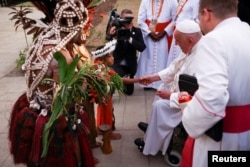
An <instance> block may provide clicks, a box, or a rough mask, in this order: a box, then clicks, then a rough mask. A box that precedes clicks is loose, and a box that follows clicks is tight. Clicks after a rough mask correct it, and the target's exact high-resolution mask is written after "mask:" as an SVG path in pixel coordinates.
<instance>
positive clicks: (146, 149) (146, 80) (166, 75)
mask: <svg viewBox="0 0 250 167" xmlns="http://www.w3.org/2000/svg"><path fill="white" fill-rule="evenodd" d="M174 37H175V38H176V43H177V44H178V45H179V46H180V47H181V49H182V53H181V55H180V57H178V58H177V59H176V60H175V61H173V63H171V65H170V66H169V67H168V68H166V69H164V70H162V71H160V72H158V73H156V74H153V75H149V76H144V77H142V78H141V81H140V82H141V83H142V84H150V83H152V82H155V81H158V80H162V81H163V83H162V85H161V86H160V88H159V89H158V90H157V92H156V95H157V96H156V98H155V100H154V102H153V109H152V113H151V118H150V121H149V124H148V125H147V124H146V123H143V124H144V125H147V128H146V129H142V130H144V131H145V132H146V134H145V136H144V140H143V139H141V138H137V139H135V144H136V145H137V146H138V147H140V148H142V152H143V154H144V155H156V154H157V153H158V152H159V151H162V155H165V154H166V151H167V149H168V146H169V143H170V140H171V138H172V134H173V130H174V128H175V127H176V126H177V125H178V124H180V122H181V115H182V113H181V112H180V107H179V103H178V98H177V97H178V93H179V87H178V78H179V75H180V74H183V73H184V74H189V75H192V76H193V75H195V68H194V67H193V65H192V64H193V62H194V61H195V60H196V50H197V47H198V42H199V41H200V40H201V39H202V33H201V31H200V27H199V25H198V24H197V23H195V22H194V21H193V20H184V21H182V22H180V23H178V24H177V26H176V29H175V32H174ZM140 124H142V122H141V123H139V127H142V126H140ZM144 127H145V126H144Z"/></svg>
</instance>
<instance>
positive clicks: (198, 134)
mask: <svg viewBox="0 0 250 167" xmlns="http://www.w3.org/2000/svg"><path fill="white" fill-rule="evenodd" d="M249 39H250V27H249V25H247V24H246V23H243V22H241V21H240V20H239V18H237V17H233V18H229V19H226V20H224V21H223V22H221V23H220V24H219V25H217V26H216V27H215V29H214V30H213V31H211V32H210V33H208V34H207V35H206V36H205V37H203V39H202V40H201V41H200V42H199V46H198V50H197V53H198V55H197V57H199V61H195V62H194V64H193V65H194V66H195V68H196V77H197V80H198V84H199V89H198V91H196V93H195V95H194V96H193V98H192V100H191V101H190V102H189V103H188V105H187V107H186V108H185V109H184V111H183V116H182V123H183V125H184V127H185V129H186V131H187V133H188V134H189V135H190V136H191V137H193V138H195V140H194V147H193V148H194V151H193V158H192V160H193V165H192V167H207V160H208V159H207V155H208V150H234V151H237V150H250V123H249V122H250V93H249V92H250V86H249V85H250V76H249V71H250V47H249ZM226 107H227V108H226ZM225 108H226V111H225ZM225 116H226V117H225ZM224 117H225V118H224ZM230 117H231V118H230ZM222 118H224V124H223V126H224V129H223V137H222V141H220V142H215V141H213V140H212V139H211V138H209V137H208V136H206V135H205V134H204V132H205V131H206V130H207V129H209V128H210V127H212V126H213V125H214V124H215V123H216V122H217V121H218V120H220V119H222ZM183 156H185V153H183ZM183 164H185V162H183Z"/></svg>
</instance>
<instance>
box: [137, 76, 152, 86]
mask: <svg viewBox="0 0 250 167" xmlns="http://www.w3.org/2000/svg"><path fill="white" fill-rule="evenodd" d="M152 82H153V80H152V77H150V76H144V77H142V78H140V81H139V83H140V84H142V85H146V86H147V85H149V84H151V83H152Z"/></svg>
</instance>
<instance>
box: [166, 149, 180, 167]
mask: <svg viewBox="0 0 250 167" xmlns="http://www.w3.org/2000/svg"><path fill="white" fill-rule="evenodd" d="M164 160H165V161H166V163H167V164H168V165H170V166H173V167H178V166H180V164H181V154H180V153H179V152H177V151H171V152H170V154H166V155H165V156H164Z"/></svg>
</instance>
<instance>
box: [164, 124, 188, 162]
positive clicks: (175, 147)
mask: <svg viewBox="0 0 250 167" xmlns="http://www.w3.org/2000/svg"><path fill="white" fill-rule="evenodd" d="M187 137H188V134H187V132H186V131H185V129H184V127H183V125H182V123H180V124H179V125H178V126H176V127H175V128H174V132H173V135H172V138H171V140H170V143H169V146H168V149H167V153H166V154H165V155H164V160H165V162H166V163H167V164H168V165H170V166H173V167H178V166H180V163H181V158H182V157H181V153H182V149H183V147H184V143H185V141H186V139H187Z"/></svg>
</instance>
